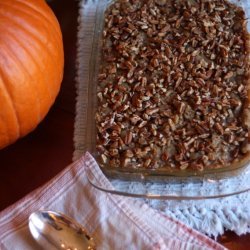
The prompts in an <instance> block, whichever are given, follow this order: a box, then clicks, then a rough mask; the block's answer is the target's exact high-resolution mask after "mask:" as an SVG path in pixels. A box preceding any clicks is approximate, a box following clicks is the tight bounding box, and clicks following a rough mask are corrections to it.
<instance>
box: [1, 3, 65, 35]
mask: <svg viewBox="0 0 250 250" xmlns="http://www.w3.org/2000/svg"><path fill="white" fill-rule="evenodd" d="M16 2H17V3H19V4H21V5H22V6H24V7H25V8H29V9H30V10H31V11H35V12H36V13H38V14H39V15H32V18H34V19H36V21H38V22H41V21H46V22H47V23H48V25H51V26H52V27H53V29H54V31H55V32H56V34H57V36H58V39H59V40H61V33H60V32H59V31H58V27H56V26H55V25H54V24H53V23H52V22H50V21H49V19H48V18H47V17H46V16H45V15H44V14H43V13H42V12H40V11H38V10H37V9H35V8H34V7H33V6H32V5H30V4H29V3H27V2H22V1H17V0H16ZM0 5H6V6H9V7H11V9H14V10H18V11H20V12H22V13H23V14H26V15H27V16H28V17H31V15H30V13H28V12H26V11H24V10H23V9H22V8H21V9H20V8H18V6H15V5H9V4H8V3H6V2H2V3H0ZM39 17H41V18H42V19H43V20H38V18H39ZM56 21H57V19H56ZM58 25H59V23H58Z"/></svg>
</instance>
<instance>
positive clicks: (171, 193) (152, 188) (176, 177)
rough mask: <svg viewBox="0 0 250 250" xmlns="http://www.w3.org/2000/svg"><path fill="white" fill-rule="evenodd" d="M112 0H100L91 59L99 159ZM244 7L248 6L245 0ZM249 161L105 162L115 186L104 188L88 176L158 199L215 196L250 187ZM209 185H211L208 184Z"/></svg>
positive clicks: (90, 137) (91, 144) (90, 141)
mask: <svg viewBox="0 0 250 250" xmlns="http://www.w3.org/2000/svg"><path fill="white" fill-rule="evenodd" d="M113 2H114V1H99V2H98V7H97V10H96V11H97V12H96V20H95V32H94V37H93V44H92V56H91V61H90V69H91V70H90V72H89V86H88V106H87V115H86V117H85V118H86V121H85V123H86V128H87V131H86V138H85V150H87V151H89V152H91V153H92V155H93V156H94V157H95V158H96V159H97V160H98V161H99V159H100V158H99V156H98V153H97V151H96V135H97V131H96V126H95V124H96V121H95V116H94V114H95V113H96V110H97V105H98V104H97V84H98V73H99V67H100V65H101V63H102V61H101V47H102V39H103V37H102V36H103V26H104V16H105V11H106V10H107V8H108V7H109V6H110V4H111V3H113ZM243 2H244V1H243ZM243 7H245V5H244V3H243ZM245 8H248V10H247V11H246V13H249V6H248V5H247V4H246V7H245ZM245 10H246V9H245ZM99 163H100V161H99ZM248 163H249V157H244V158H242V159H240V160H239V161H238V162H235V163H233V164H231V165H230V166H226V167H220V168H212V169H206V168H205V169H204V170H202V171H199V170H193V169H192V170H189V169H184V170H180V169H176V168H170V167H167V168H159V169H145V168H138V169H135V168H122V167H120V166H118V167H110V166H109V165H104V166H102V171H103V172H104V173H105V175H106V176H107V177H108V178H110V180H111V181H112V183H113V185H114V187H115V189H114V190H105V189H104V188H103V187H101V186H99V185H98V183H94V182H93V180H91V176H89V180H90V182H91V183H92V184H93V185H94V186H96V187H97V188H100V189H101V190H104V191H109V192H112V193H117V194H122V195H129V196H135V197H148V198H157V199H203V198H215V197H223V196H228V195H232V194H237V193H241V192H245V191H248V190H249V188H250V183H248V176H249V175H250V168H249V167H248ZM101 165H102V164H101ZM227 183H229V184H227ZM166 184H167V187H166ZM189 184H192V185H191V186H192V188H190V185H189ZM228 185H229V186H228ZM131 186H133V188H131ZM208 186H209V188H207V187H208ZM208 190H209V191H208Z"/></svg>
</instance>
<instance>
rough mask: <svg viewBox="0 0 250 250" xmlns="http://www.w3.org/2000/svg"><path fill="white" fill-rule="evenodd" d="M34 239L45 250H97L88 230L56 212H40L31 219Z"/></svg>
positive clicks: (35, 213)
mask: <svg viewBox="0 0 250 250" xmlns="http://www.w3.org/2000/svg"><path fill="white" fill-rule="evenodd" d="M29 229H30V232H31V234H32V236H33V238H34V239H35V240H36V241H37V243H38V244H39V245H40V246H41V247H42V248H44V249H51V250H54V249H67V250H71V249H72V250H85V249H87V250H95V249H96V248H95V243H94V240H93V238H92V237H90V236H89V234H88V233H87V232H86V230H85V229H84V228H83V227H82V226H81V225H80V224H79V223H77V222H76V221H75V220H73V219H71V218H70V217H68V216H66V215H64V214H62V213H59V212H54V211H48V210H40V211H36V212H34V213H32V214H31V215H30V217H29Z"/></svg>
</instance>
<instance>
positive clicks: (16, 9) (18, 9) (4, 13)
mask: <svg viewBox="0 0 250 250" xmlns="http://www.w3.org/2000/svg"><path fill="white" fill-rule="evenodd" d="M1 5H6V6H8V7H10V8H12V9H14V8H13V7H12V6H10V5H8V4H6V3H0V6H1ZM15 11H19V12H20V13H21V14H24V15H25V17H28V18H31V17H32V18H34V20H35V22H41V20H38V19H37V18H36V16H35V15H32V16H31V15H30V14H29V13H27V12H25V11H22V10H21V9H20V8H15ZM9 13H10V14H12V13H11V12H9ZM38 13H39V12H38ZM0 14H2V16H4V17H7V18H8V19H10V20H12V21H14V20H15V16H16V15H13V16H11V17H9V16H8V15H6V12H2V13H0ZM17 16H18V15H17ZM15 21H16V23H17V24H19V20H15ZM45 21H46V22H47V25H51V24H50V22H48V21H47V20H46V19H45ZM25 24H26V25H29V26H28V27H32V28H33V26H31V25H30V23H29V22H27V21H25ZM17 26H18V27H21V26H20V25H17ZM53 30H54V31H55V33H56V34H57V35H56V36H54V39H56V41H57V42H60V41H61V40H62V36H61V35H60V33H59V31H58V28H56V27H55V26H53ZM46 31H47V30H46ZM50 33H51V32H50Z"/></svg>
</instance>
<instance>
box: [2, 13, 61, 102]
mask: <svg viewBox="0 0 250 250" xmlns="http://www.w3.org/2000/svg"><path fill="white" fill-rule="evenodd" d="M2 17H4V18H5V19H6V20H8V21H10V22H12V24H13V25H14V26H16V27H17V28H18V29H19V30H21V31H22V32H24V33H26V34H28V35H29V36H31V37H33V38H34V39H35V40H39V39H38V38H37V37H36V36H35V35H34V34H33V33H31V32H29V31H28V30H26V29H24V28H23V27H22V26H19V25H18V24H17V21H16V20H14V19H10V18H9V16H6V15H5V16H1V18H2ZM40 44H41V46H42V47H43V48H44V49H45V51H47V53H48V54H49V55H50V59H51V60H53V59H54V55H53V54H52V53H51V52H50V50H48V47H46V45H45V44H44V43H40ZM53 63H54V64H56V63H57V62H56V61H55V60H53ZM46 87H47V89H48V92H49V94H50V99H51V100H52V94H51V90H50V88H49V86H48V85H46Z"/></svg>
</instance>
